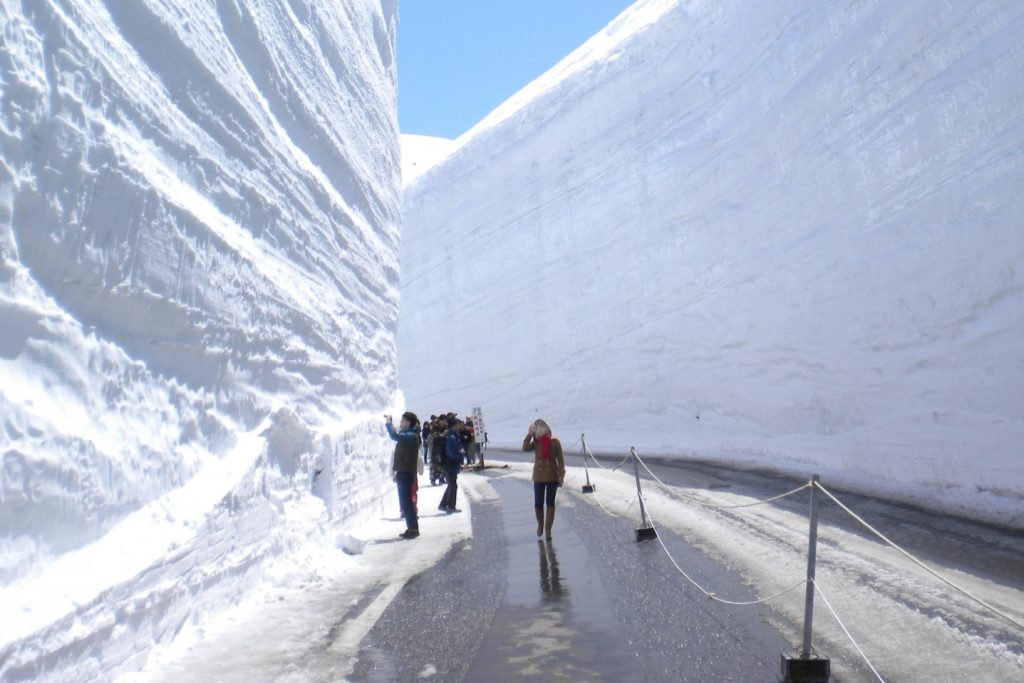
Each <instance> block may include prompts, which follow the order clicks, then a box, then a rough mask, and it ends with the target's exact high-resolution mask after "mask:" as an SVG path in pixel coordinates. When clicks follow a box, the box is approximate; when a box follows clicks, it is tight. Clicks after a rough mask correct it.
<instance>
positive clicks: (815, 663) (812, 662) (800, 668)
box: [779, 655, 832, 683]
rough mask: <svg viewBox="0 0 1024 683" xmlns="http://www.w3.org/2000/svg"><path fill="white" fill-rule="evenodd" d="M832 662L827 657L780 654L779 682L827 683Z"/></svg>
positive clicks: (830, 673)
mask: <svg viewBox="0 0 1024 683" xmlns="http://www.w3.org/2000/svg"><path fill="white" fill-rule="evenodd" d="M831 675H832V664H831V661H830V660H829V658H828V657H819V656H817V655H810V656H809V657H801V656H800V655H782V673H781V676H782V677H781V678H780V679H779V681H780V683H828V680H829V677H830V676H831Z"/></svg>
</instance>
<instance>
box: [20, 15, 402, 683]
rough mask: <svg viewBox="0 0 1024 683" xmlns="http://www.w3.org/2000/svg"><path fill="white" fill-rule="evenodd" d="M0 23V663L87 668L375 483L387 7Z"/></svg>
mask: <svg viewBox="0 0 1024 683" xmlns="http://www.w3.org/2000/svg"><path fill="white" fill-rule="evenodd" d="M0 23H2V25H3V39H2V43H0V45H2V47H0V82H2V87H0V416H2V418H0V419H2V421H3V425H2V429H0V458H2V468H0V613H3V614H4V615H5V616H4V618H3V619H2V620H0V678H2V679H4V680H26V679H33V680H34V679H36V678H39V677H43V678H47V677H49V678H53V679H55V680H61V679H65V680H83V679H84V678H88V677H89V676H104V677H106V676H110V675H113V674H115V673H117V672H119V671H124V670H128V669H131V668H136V667H137V666H139V665H141V663H142V662H143V661H144V659H145V655H146V652H147V650H148V648H149V647H151V646H152V644H153V643H154V642H159V641H163V640H166V639H167V638H169V637H171V636H173V634H174V633H175V632H176V631H177V630H178V629H179V628H181V626H182V624H183V623H184V622H185V621H186V620H189V619H196V618H198V617H199V616H200V615H202V614H203V612H204V611H205V610H207V609H212V608H215V607H216V606H217V605H221V604H225V603H227V602H231V601H232V600H233V599H235V598H236V597H237V596H238V595H240V594H242V593H243V592H244V591H245V590H246V589H247V587H248V586H250V585H252V582H253V581H255V580H257V579H259V578H260V573H261V571H262V569H261V567H262V565H263V563H264V561H265V560H266V559H268V558H271V557H274V556H277V555H280V554H282V553H285V552H286V551H288V550H289V549H290V548H293V547H294V546H295V545H296V544H297V543H300V542H306V541H307V540H308V539H309V537H310V534H311V533H315V532H317V531H318V530H323V529H325V528H326V527H327V525H328V524H333V523H337V522H339V521H344V520H352V519H354V518H355V516H356V515H357V514H359V513H361V512H366V511H368V510H369V509H372V508H375V507H376V506H377V505H379V503H380V493H381V492H382V491H383V490H384V488H385V486H386V484H387V483H388V482H387V478H386V476H385V472H384V470H385V468H386V465H387V462H388V460H387V453H388V449H389V444H388V443H387V442H386V440H385V439H384V438H383V436H382V430H381V429H380V426H379V424H377V420H378V419H379V415H380V413H382V412H385V410H386V409H387V408H389V407H393V404H394V403H395V402H396V400H397V399H398V398H399V397H397V394H396V385H395V370H394V365H395V340H394V335H395V331H396V326H397V298H398V291H397V280H398V262H397V243H398V220H399V208H400V207H399V195H398V192H399V184H400V175H399V145H398V130H397V116H396V104H395V66H394V49H393V47H394V32H395V26H396V3H395V2H394V1H393V0H383V1H378V0H358V1H355V2H345V3H327V4H325V3H316V2H308V1H293V2H272V1H269V0H253V1H251V2H243V1H242V0H229V1H227V2H218V3H211V2H207V1H202V0H185V1H182V0H178V1H175V2H166V1H165V0H138V1H133V2H120V1H115V0H106V1H102V0H72V1H70V2H55V1H44V2H34V3H21V2H16V1H14V0H0ZM371 421H372V422H371Z"/></svg>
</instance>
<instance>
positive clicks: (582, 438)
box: [580, 434, 594, 493]
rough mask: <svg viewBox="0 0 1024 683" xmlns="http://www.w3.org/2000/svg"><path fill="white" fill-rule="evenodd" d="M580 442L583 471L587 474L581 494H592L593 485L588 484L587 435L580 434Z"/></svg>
mask: <svg viewBox="0 0 1024 683" xmlns="http://www.w3.org/2000/svg"><path fill="white" fill-rule="evenodd" d="M580 441H581V442H583V470H584V471H585V472H586V473H587V483H586V484H584V485H583V493H593V492H594V485H593V484H591V483H590V467H589V466H588V465H587V435H586V434H580Z"/></svg>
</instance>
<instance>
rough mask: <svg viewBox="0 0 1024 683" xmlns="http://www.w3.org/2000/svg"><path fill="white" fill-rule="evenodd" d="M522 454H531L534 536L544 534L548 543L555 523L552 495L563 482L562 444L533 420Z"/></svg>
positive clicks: (524, 441) (542, 425)
mask: <svg viewBox="0 0 1024 683" xmlns="http://www.w3.org/2000/svg"><path fill="white" fill-rule="evenodd" d="M523 450H524V451H533V510H534V512H535V513H536V514H537V535H538V536H540V535H541V534H542V533H545V532H546V534H547V539H548V540H549V541H550V540H551V527H552V525H554V523H555V493H557V492H558V487H560V486H561V485H562V482H563V481H564V480H565V460H564V459H563V458H562V442H560V441H559V440H558V439H556V438H555V437H553V436H552V435H551V427H549V426H548V423H547V422H545V421H544V420H534V422H533V424H531V425H530V431H529V432H527V434H526V438H525V439H523ZM545 503H547V512H545V510H544V504H545Z"/></svg>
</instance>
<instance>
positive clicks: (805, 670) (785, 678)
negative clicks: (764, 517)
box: [782, 474, 831, 683]
mask: <svg viewBox="0 0 1024 683" xmlns="http://www.w3.org/2000/svg"><path fill="white" fill-rule="evenodd" d="M819 481H821V478H820V477H819V476H818V475H817V474H815V475H814V476H813V477H811V513H810V517H811V528H810V534H809V536H810V538H809V540H808V542H807V586H806V593H805V597H804V642H803V647H802V648H801V650H800V655H799V656H797V655H782V683H828V680H829V677H830V676H831V661H830V660H829V658H828V657H819V656H818V655H816V654H811V627H812V623H813V620H814V569H815V563H816V561H817V555H818V498H817V495H816V494H817V488H818V482H819Z"/></svg>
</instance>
